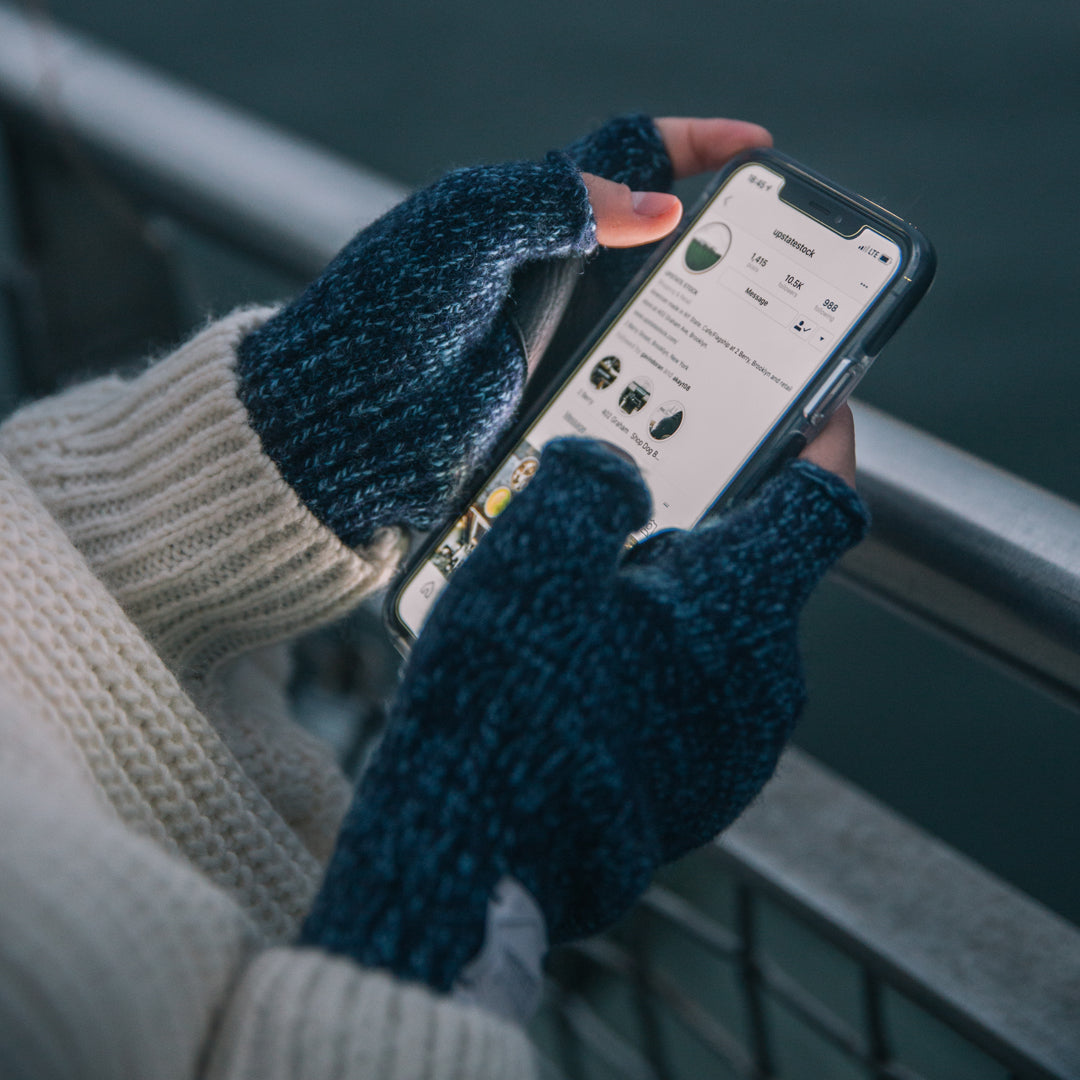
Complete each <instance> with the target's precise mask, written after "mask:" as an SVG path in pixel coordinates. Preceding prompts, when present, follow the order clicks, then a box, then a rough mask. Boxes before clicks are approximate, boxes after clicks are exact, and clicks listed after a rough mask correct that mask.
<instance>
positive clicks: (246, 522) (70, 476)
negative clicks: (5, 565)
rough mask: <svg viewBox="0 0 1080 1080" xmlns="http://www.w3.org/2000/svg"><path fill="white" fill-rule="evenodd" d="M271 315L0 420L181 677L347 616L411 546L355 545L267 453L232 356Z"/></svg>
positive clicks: (53, 507) (7, 444) (66, 523)
mask: <svg viewBox="0 0 1080 1080" xmlns="http://www.w3.org/2000/svg"><path fill="white" fill-rule="evenodd" d="M272 314H273V311H272V309H253V310H245V311H240V312H236V313H234V314H233V315H231V316H229V317H227V318H224V319H222V320H220V321H218V322H215V323H213V324H211V325H210V326H208V327H207V328H205V329H204V330H202V331H201V332H200V333H198V334H197V335H196V336H195V337H193V338H192V339H191V340H190V341H188V342H187V343H186V344H185V345H183V346H182V347H181V348H179V349H178V350H176V351H175V352H174V353H172V354H171V355H169V356H167V357H165V358H164V359H162V360H160V361H158V362H157V363H155V364H153V365H152V366H150V367H149V368H147V369H146V370H145V371H143V372H141V373H140V374H138V375H136V376H134V377H132V378H119V377H116V376H113V377H108V378H104V379H98V380H94V381H92V382H88V383H85V384H83V385H80V386H76V387H73V388H72V389H70V390H68V391H66V392H64V393H61V394H58V395H56V396H54V397H51V398H47V399H45V400H43V401H40V402H37V403H35V404H32V405H29V406H27V407H25V408H23V409H21V410H20V411H19V412H17V413H16V414H15V415H14V416H12V417H11V418H10V419H8V420H7V421H6V422H5V423H4V424H3V425H2V426H0V453H3V454H4V455H5V456H6V457H7V458H8V460H9V461H10V462H11V463H12V464H13V465H14V467H15V468H16V469H17V470H18V471H19V472H20V473H21V474H22V475H23V477H24V478H25V479H26V480H27V482H28V483H29V484H30V486H31V487H32V488H33V489H34V491H35V493H36V494H37V496H38V498H39V499H40V500H41V502H42V503H44V505H45V506H46V507H47V508H48V510H49V511H50V513H51V514H52V515H53V517H54V518H56V520H57V521H58V522H59V523H60V525H61V526H62V527H63V529H64V530H65V532H66V533H67V534H68V536H69V537H70V539H71V540H72V542H73V543H74V544H75V546H76V547H77V548H78V549H79V550H80V551H81V552H82V554H83V556H84V557H85V558H86V560H87V562H88V563H89V564H90V567H91V568H92V569H93V571H94V573H95V574H96V575H97V576H98V577H99V578H100V579H101V580H102V581H103V582H104V583H105V585H106V586H107V587H108V588H109V590H110V591H111V592H112V593H113V595H114V596H115V597H116V599H117V600H118V601H119V602H120V604H121V606H122V607H123V608H124V610H125V611H126V613H127V614H128V616H129V617H130V618H131V619H132V620H133V621H134V622H135V623H136V624H137V625H138V626H139V628H140V629H141V630H142V632H143V633H144V634H145V635H146V636H147V637H148V638H149V639H150V640H151V641H152V642H153V643H154V645H155V646H156V648H157V650H158V652H159V653H160V654H161V656H162V657H163V659H165V661H166V662H167V663H168V664H169V666H170V667H172V668H173V670H174V671H176V672H178V673H179V674H181V675H184V676H188V677H192V676H194V677H201V676H203V675H205V674H206V673H207V672H208V671H210V670H211V669H212V668H214V667H215V666H216V665H218V664H219V663H220V662H221V661H223V660H225V659H227V658H229V657H230V656H235V655H238V654H240V653H243V652H246V651H248V650H250V649H252V648H256V647H259V646H262V645H266V644H269V643H271V642H274V641H279V640H283V639H285V638H289V637H293V636H296V635H297V634H300V633H303V632H305V631H307V630H309V629H312V628H313V627H315V626H318V625H320V624H322V623H325V622H328V621H332V620H333V619H335V618H339V617H340V616H341V615H343V614H344V613H345V612H346V611H348V610H350V609H351V608H352V607H354V606H355V605H356V604H357V603H358V602H359V601H360V599H361V598H362V597H363V596H364V595H366V594H367V593H369V592H371V591H373V590H375V589H377V588H378V587H379V586H381V585H382V584H384V583H385V582H386V581H387V580H388V578H389V576H390V574H391V573H392V571H393V569H394V567H395V565H396V563H397V561H398V558H399V557H400V555H401V553H402V552H403V550H404V547H405V539H404V537H403V535H402V534H401V532H399V531H398V530H394V529H383V530H381V531H380V532H378V533H377V534H376V535H375V536H374V537H373V539H372V541H371V542H370V543H369V544H368V545H366V546H365V547H363V548H358V549H351V548H349V547H347V546H345V545H344V544H343V543H341V541H340V540H338V538H337V537H336V536H335V535H334V534H333V533H332V532H331V531H330V530H328V529H327V528H325V527H324V526H323V525H322V524H320V523H319V521H318V520H317V519H316V518H315V517H314V516H313V515H312V514H311V513H310V511H308V510H307V508H306V507H305V506H304V505H303V503H302V502H301V501H300V500H299V498H298V497H297V496H296V494H295V493H294V491H293V490H292V488H290V487H289V485H288V484H287V483H286V482H285V480H284V479H283V478H282V476H281V474H280V473H279V471H278V469H277V467H276V466H275V465H274V463H273V462H272V461H271V460H270V459H269V458H268V457H267V456H266V454H265V453H264V452H263V450H262V447H261V444H260V441H259V438H258V436H257V435H256V433H255V432H254V431H253V430H252V428H251V427H250V425H249V423H248V416H247V413H246V412H245V410H244V407H243V405H242V403H241V402H240V399H239V398H238V396H237V389H236V374H235V350H236V347H237V346H238V344H239V342H240V341H241V340H242V339H243V338H244V337H245V336H246V335H247V334H248V333H249V332H250V331H251V330H253V329H254V328H256V327H258V326H260V325H261V324H262V323H263V322H265V321H266V319H268V318H269V317H270V316H271V315H272Z"/></svg>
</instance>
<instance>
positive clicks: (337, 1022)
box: [0, 700, 534, 1080]
mask: <svg viewBox="0 0 1080 1080" xmlns="http://www.w3.org/2000/svg"><path fill="white" fill-rule="evenodd" d="M0 820H3V822H4V828H3V829H2V830H0V1031H3V1033H4V1034H3V1039H2V1040H0V1072H2V1073H3V1075H4V1076H5V1077H10V1078H11V1080H22V1078H30V1077H33V1078H34V1080H50V1078H53V1077H55V1078H61V1077H71V1076H79V1077H82V1078H84V1080H111V1078H116V1080H121V1078H127V1077H133V1076H146V1077H150V1076H153V1077H157V1078H160V1080H192V1078H194V1077H202V1076H209V1077H213V1078H214V1080H231V1078H233V1077H259V1078H260V1080H285V1078H287V1077H288V1078H291V1077H297V1078H298V1077H301V1076H302V1077H304V1078H305V1080H320V1078H323V1077H326V1078H329V1077H331V1076H332V1077H336V1078H341V1080H348V1078H349V1077H357V1078H360V1077H363V1078H365V1080H367V1078H377V1077H394V1078H405V1077H415V1078H417V1080H427V1078H430V1080H443V1078H445V1080H457V1078H460V1080H465V1078H469V1080H487V1078H491V1080H495V1078H497V1077H514V1078H517V1077H529V1076H532V1075H533V1073H534V1060H533V1052H532V1050H531V1048H530V1046H529V1044H528V1042H527V1040H526V1037H525V1036H524V1034H523V1033H522V1032H521V1031H520V1029H518V1028H516V1027H515V1026H513V1025H510V1024H507V1023H504V1022H502V1021H500V1020H498V1019H497V1018H496V1017H494V1016H492V1015H490V1014H488V1013H486V1012H483V1011H480V1010H478V1009H475V1008H471V1007H467V1006H464V1005H460V1004H458V1003H456V1002H454V1001H452V1000H450V999H448V998H440V997H436V996H435V995H433V994H432V993H430V992H429V991H428V990H426V989H425V988H423V987H420V986H414V985H408V984H405V983H402V982H399V981H397V980H395V979H393V978H391V977H390V976H388V975H387V974H385V973H382V972H374V971H369V970H365V969H363V968H361V967H359V966H357V965H355V964H353V963H352V962H350V961H347V960H343V959H341V958H332V957H329V956H327V955H325V954H323V953H320V952H317V951H314V950H301V949H293V948H287V947H274V948H263V947H260V945H259V939H258V938H257V935H256V934H255V933H254V932H253V930H252V928H251V924H250V923H249V922H248V921H247V920H246V919H245V917H244V915H243V914H242V912H241V910H240V909H239V908H238V907H237V906H236V904H235V903H234V902H233V901H232V900H231V899H230V898H229V897H228V896H227V895H226V894H225V893H224V892H223V891H221V890H220V889H218V888H216V887H215V886H214V885H213V884H211V883H210V882H209V881H207V880H206V879H205V878H204V877H203V876H201V875H200V874H198V873H197V872H195V871H194V870H192V869H191V868H190V867H189V866H188V865H186V864H185V863H183V862H182V861H181V860H179V859H177V858H175V857H174V856H171V855H169V854H168V853H166V852H165V851H163V850H162V849H161V848H160V847H158V846H157V845H156V844H154V843H153V842H152V841H150V840H149V839H147V838H146V837H143V836H139V835H137V834H135V833H133V832H132V831H131V830H130V829H129V828H128V827H127V826H125V825H124V824H123V823H122V822H121V821H120V820H119V819H118V818H117V816H116V814H115V813H114V812H113V811H111V810H110V808H109V806H108V804H107V803H106V802H104V800H102V799H100V797H98V795H97V794H96V793H95V791H94V787H93V784H92V783H90V782H87V780H86V778H85V776H84V773H83V771H82V765H81V764H80V762H79V760H78V757H77V755H76V754H72V753H69V752H68V747H67V746H66V745H65V743H64V740H63V738H62V735H61V733H60V732H59V730H57V731H52V730H50V729H49V727H48V725H47V723H46V722H44V721H43V722H41V723H38V722H37V718H36V717H28V716H27V715H26V712H25V710H24V709H21V708H19V707H17V706H15V705H13V703H12V702H10V701H4V700H0Z"/></svg>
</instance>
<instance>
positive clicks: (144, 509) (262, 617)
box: [0, 311, 534, 1080]
mask: <svg viewBox="0 0 1080 1080" xmlns="http://www.w3.org/2000/svg"><path fill="white" fill-rule="evenodd" d="M270 314H271V312H268V311H262V312H255V313H252V312H241V313H238V314H237V315H234V316H232V317H230V318H228V319H225V320H223V321H222V322H220V323H217V324H214V325H213V326H210V327H208V328H207V329H206V330H205V331H204V332H203V333H201V334H199V335H197V336H196V337H195V338H194V339H193V341H191V342H189V343H188V344H187V345H186V346H185V347H184V348H182V349H180V350H179V351H178V352H177V353H175V354H174V355H172V356H168V357H165V358H163V359H162V360H161V361H160V362H159V363H157V364H156V365H154V366H153V367H151V368H150V369H148V370H147V371H144V372H142V373H141V374H139V375H137V376H135V377H133V378H131V379H120V378H108V379H102V380H97V381H95V382H92V383H87V384H84V385H81V386H77V387H73V388H72V389H70V390H69V391H67V392H65V393H64V394H61V395H59V396H57V397H55V398H51V399H48V400H46V401H42V402H40V403H38V404H36V405H32V406H29V407H27V408H26V409H24V410H21V411H20V412H19V413H17V414H16V415H15V416H13V417H11V418H10V419H9V420H7V421H6V422H5V423H4V424H3V425H2V427H0V820H2V821H3V823H4V825H3V828H2V829H0V1032H2V1033H3V1034H2V1037H0V1074H2V1075H3V1076H4V1077H5V1078H8V1077H10V1078H12V1080H15V1078H22V1077H28V1078H29V1077H32V1078H33V1080H52V1078H56V1080H60V1078H66V1077H73V1076H77V1077H80V1078H81V1080H99V1078H100V1080H106V1078H108V1080H113V1078H115V1077H118V1076H122V1077H154V1078H159V1080H192V1078H193V1077H195V1076H199V1077H207V1078H208V1080H226V1078H229V1080H231V1078H240V1077H253V1076H257V1077H260V1078H263V1080H286V1078H294V1077H296V1076H299V1075H303V1076H304V1077H305V1078H307V1080H323V1078H325V1080H330V1078H334V1080H341V1078H343V1077H357V1078H360V1077H363V1078H365V1080H366V1078H370V1077H405V1076H408V1077H416V1078H418V1080H419V1078H426V1080H481V1078H482V1080H496V1078H505V1077H510V1076H512V1077H519V1076H520V1077H530V1076H532V1075H533V1074H534V1060H533V1054H532V1052H531V1050H530V1047H529V1045H528V1041H527V1039H526V1037H525V1035H524V1033H523V1032H522V1031H521V1030H520V1029H519V1028H517V1027H515V1026H514V1025H510V1024H507V1023H504V1022H501V1021H499V1020H498V1019H497V1018H496V1017H494V1016H492V1015H490V1014H488V1013H487V1012H485V1011H482V1010H480V1009H478V1008H465V1007H462V1006H460V1005H459V1004H457V1003H456V1002H454V1001H453V1000H451V999H449V998H438V997H436V996H435V995H434V994H432V993H430V992H429V991H428V990H427V988H424V987H420V986H416V985H405V984H403V983H402V982H401V981H400V980H397V979H393V978H391V977H389V976H388V975H386V974H385V973H381V972H372V971H370V970H367V969H363V968H360V967H358V966H357V965H356V964H354V963H352V962H350V961H348V960H345V959H342V958H336V957H331V956H328V955H326V954H325V953H323V952H316V951H312V950H299V949H296V948H294V947H292V946H291V944H286V943H291V941H292V940H293V938H294V937H295V934H296V931H297V928H298V926H299V923H300V920H301V918H302V917H303V915H304V913H305V912H306V911H307V909H308V904H309V902H310V898H311V896H312V895H313V893H314V891H315V889H316V888H317V885H318V882H319V878H320V876H321V872H322V866H321V864H320V862H319V861H317V859H316V858H315V856H314V855H313V852H328V850H329V847H330V845H331V843H332V841H333V836H334V832H335V831H336V827H337V824H338V820H339V818H340V814H341V813H342V812H343V811H344V808H345V806H344V803H342V801H341V799H340V794H341V792H342V789H344V795H345V800H346V801H347V799H348V793H349V792H348V785H347V784H346V782H345V780H344V777H343V776H342V775H341V773H340V771H339V770H338V769H337V768H336V766H334V765H333V762H332V761H331V760H329V757H328V756H327V755H325V754H323V755H322V756H320V755H318V754H317V753H315V752H314V751H313V750H312V748H311V744H310V742H309V741H304V740H302V739H300V738H299V734H300V733H298V731H297V729H296V728H295V727H294V726H291V725H290V723H289V720H288V717H287V715H286V712H285V700H284V695H283V694H282V693H281V692H280V683H278V682H275V679H277V678H278V676H277V675H276V674H272V673H271V670H270V668H271V661H272V659H273V654H274V653H275V652H276V649H275V648H273V647H268V648H264V649H262V650H261V652H260V653H259V656H258V662H257V664H251V663H250V658H249V657H243V658H236V657H235V656H234V652H235V650H236V649H239V648H248V649H250V648H252V647H253V646H260V645H261V646H267V645H268V643H269V642H272V641H274V640H277V639H278V638H280V637H282V636H288V635H289V634H295V633H302V632H304V631H305V630H309V629H311V628H312V627H314V626H317V625H321V624H324V623H325V622H326V621H328V620H330V619H333V618H334V617H335V616H336V615H338V614H339V613H340V612H342V611H343V610H345V609H346V608H347V607H348V606H350V605H354V604H355V603H357V602H358V601H359V599H360V598H361V597H362V596H363V595H364V593H365V592H367V591H369V590H371V589H373V588H375V587H377V586H378V585H379V584H380V583H381V582H382V581H384V580H385V579H386V577H387V575H388V574H389V573H390V572H391V570H392V568H393V565H394V559H395V555H396V553H397V548H398V546H399V545H398V544H397V543H396V541H395V540H394V538H393V537H389V538H387V542H386V543H383V544H382V545H378V544H376V545H373V546H372V547H370V548H367V549H365V550H364V551H363V552H362V553H358V552H355V551H352V550H350V549H348V548H346V547H345V546H344V545H343V544H341V542H340V541H339V540H338V539H337V538H336V537H335V536H334V535H333V534H332V533H331V532H329V531H328V530H327V529H325V528H323V527H322V526H321V525H320V524H319V522H318V521H317V520H316V519H315V518H314V517H313V516H312V515H311V514H310V512H309V511H308V510H307V509H306V508H305V507H304V505H303V504H302V503H301V502H300V500H299V499H297V497H296V495H295V494H294V493H293V492H292V491H291V490H290V489H289V488H288V486H287V485H286V484H285V483H284V481H283V480H282V478H281V475H280V474H279V473H278V471H277V469H276V468H275V467H274V465H273V463H272V462H271V461H269V460H268V459H267V458H266V457H265V455H264V454H263V453H262V451H261V449H260V446H259V441H258V438H257V436H256V435H255V433H254V432H253V431H252V430H251V429H250V427H248V426H247V422H246V413H245V410H244V408H243V406H242V405H241V404H240V402H239V401H238V400H237V398H236V395H235V379H234V377H233V374H232V365H233V362H234V355H233V351H232V347H233V345H234V344H235V342H236V341H237V340H238V338H239V336H240V334H241V333H242V332H246V331H248V330H250V329H252V328H253V327H254V326H256V325H258V324H259V323H261V322H262V321H265V319H266V318H267V317H269V315H270ZM204 662H205V663H207V664H210V665H211V666H212V667H213V669H214V672H215V673H216V674H214V675H211V676H209V677H203V676H206V672H205V671H199V672H197V671H196V669H197V668H198V667H199V666H200V665H201V664H202V663H204ZM177 666H181V667H182V668H183V671H182V673H178V671H177V670H176V668H177ZM245 666H247V671H246V674H245V673H244V671H243V668H244V667H245ZM256 666H257V667H259V668H260V670H259V671H254V670H252V668H253V667H256ZM178 674H181V677H178ZM219 677H220V678H219ZM193 684H198V689H199V691H200V696H199V703H197V701H196V699H195V697H193V696H192V693H191V692H189V687H191V686H192V685H193ZM214 686H217V687H218V688H219V691H220V692H214V693H212V694H208V692H209V691H210V690H211V689H212V688H213V687H214ZM256 686H260V687H261V689H259V690H258V692H256V691H255V687H256ZM211 698H212V706H213V711H212V713H211V712H210V711H207V709H206V708H205V702H206V701H210V699H211ZM223 734H225V735H226V737H227V738H226V739H223V738H222V735H223ZM227 740H228V745H227Z"/></svg>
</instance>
